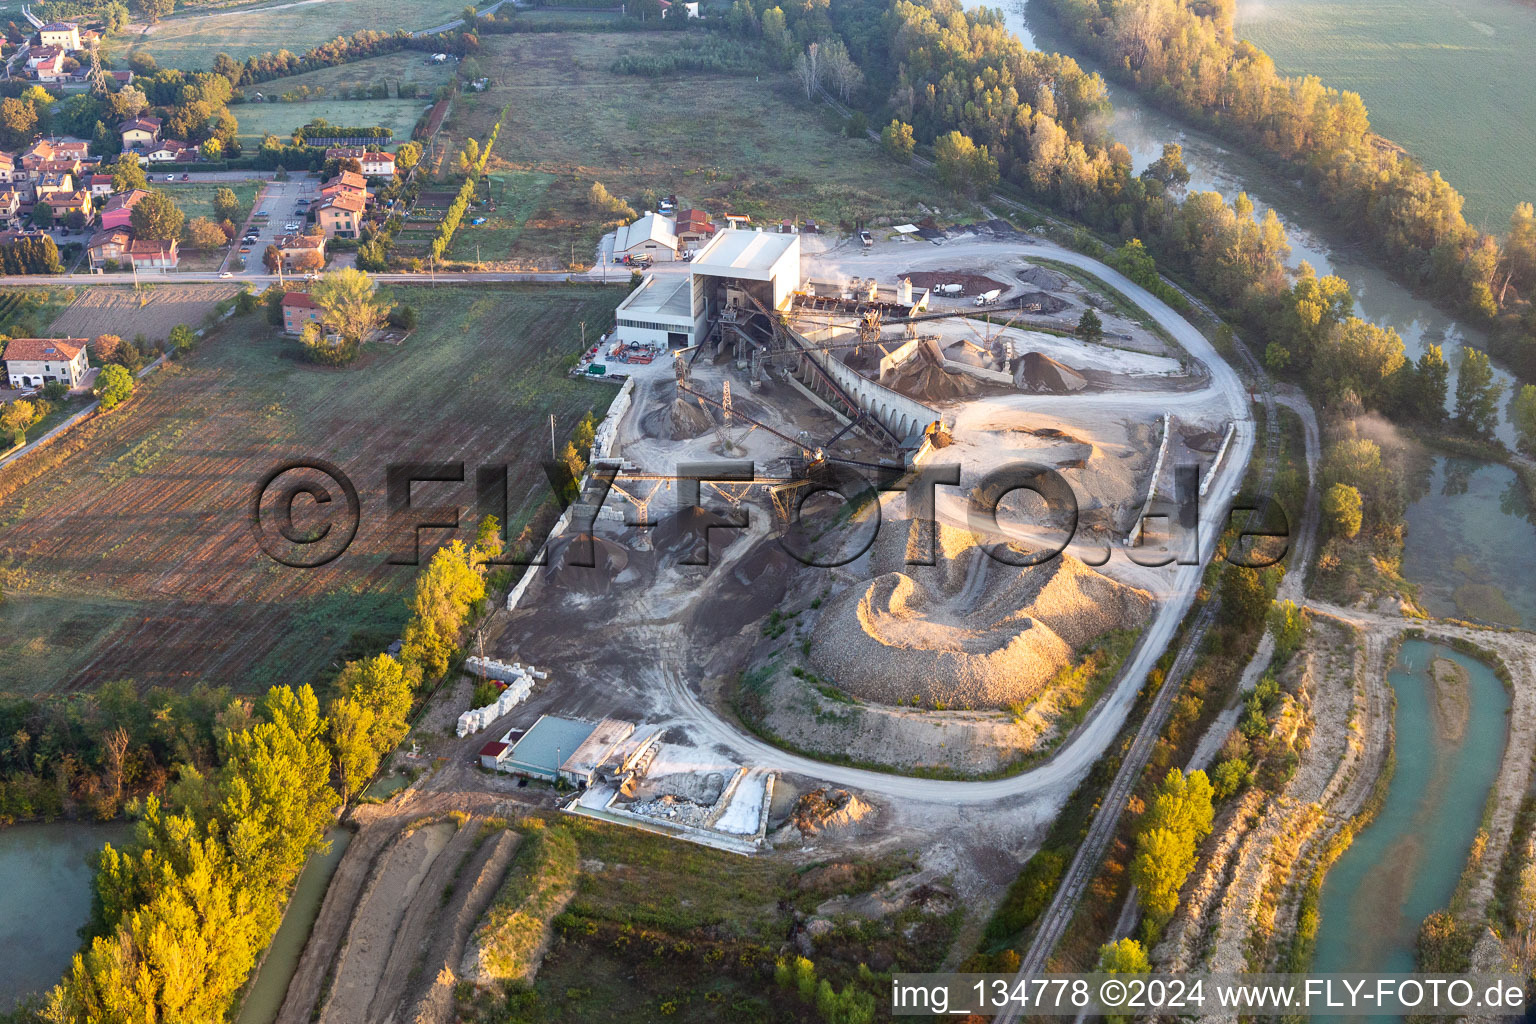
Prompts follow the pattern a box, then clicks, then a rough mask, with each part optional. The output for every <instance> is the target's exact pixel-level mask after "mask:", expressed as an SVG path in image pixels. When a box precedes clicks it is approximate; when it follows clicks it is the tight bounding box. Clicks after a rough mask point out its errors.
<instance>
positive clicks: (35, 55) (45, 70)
mask: <svg viewBox="0 0 1536 1024" xmlns="http://www.w3.org/2000/svg"><path fill="white" fill-rule="evenodd" d="M27 71H28V73H29V74H31V75H32V77H33V78H36V79H37V80H38V81H39V82H56V81H58V80H59V79H60V78H63V77H64V51H63V50H61V49H59V48H58V47H57V46H38V47H34V48H32V49H30V50H28V51H27Z"/></svg>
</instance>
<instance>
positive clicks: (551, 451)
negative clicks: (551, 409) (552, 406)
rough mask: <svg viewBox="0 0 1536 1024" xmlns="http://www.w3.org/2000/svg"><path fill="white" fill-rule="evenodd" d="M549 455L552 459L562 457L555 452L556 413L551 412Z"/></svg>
mask: <svg viewBox="0 0 1536 1024" xmlns="http://www.w3.org/2000/svg"><path fill="white" fill-rule="evenodd" d="M549 457H550V458H551V459H558V458H559V457H560V456H558V455H556V454H555V414H554V413H550V414H549Z"/></svg>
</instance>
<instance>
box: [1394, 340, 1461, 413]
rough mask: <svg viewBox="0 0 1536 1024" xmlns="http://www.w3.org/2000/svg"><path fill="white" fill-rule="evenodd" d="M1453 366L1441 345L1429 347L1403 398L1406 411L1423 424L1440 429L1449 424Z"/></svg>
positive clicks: (1410, 378) (1422, 354)
mask: <svg viewBox="0 0 1536 1024" xmlns="http://www.w3.org/2000/svg"><path fill="white" fill-rule="evenodd" d="M1450 375H1451V368H1450V365H1449V364H1447V363H1446V361H1445V354H1444V353H1443V352H1442V351H1441V350H1440V346H1439V345H1427V346H1425V348H1424V351H1423V352H1422V353H1420V354H1419V361H1418V363H1417V365H1416V366H1415V367H1414V371H1413V374H1412V375H1411V376H1410V377H1409V379H1408V381H1407V385H1406V394H1404V395H1403V396H1402V402H1401V405H1402V411H1403V412H1404V413H1406V414H1407V415H1408V416H1409V417H1411V418H1413V419H1415V420H1417V421H1418V422H1420V423H1424V424H1428V425H1430V426H1439V425H1440V424H1441V423H1444V422H1445V399H1446V395H1447V394H1448V393H1449V381H1450Z"/></svg>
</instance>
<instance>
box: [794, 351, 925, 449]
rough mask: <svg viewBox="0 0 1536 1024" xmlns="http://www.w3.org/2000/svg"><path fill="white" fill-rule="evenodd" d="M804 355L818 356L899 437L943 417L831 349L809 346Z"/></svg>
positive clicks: (841, 384)
mask: <svg viewBox="0 0 1536 1024" xmlns="http://www.w3.org/2000/svg"><path fill="white" fill-rule="evenodd" d="M804 358H806V359H814V360H815V361H816V364H817V365H818V366H820V367H821V368H822V370H823V371H825V372H826V375H827V376H828V377H831V378H832V379H833V380H834V381H836V382H837V385H838V387H840V388H842V389H843V390H844V391H846V392H847V393H848V394H849V395H851V396H853V400H854V401H855V402H857V403H858V405H859V408H860V409H863V410H864V411H865V412H867V413H869V414H870V415H871V416H874V417H876V418H877V419H878V420H879V421H880V423H881V425H883V426H884V427H886V428H887V429H888V430H890V431H891V433H893V434H895V435H896V436H897V437H901V438H904V437H906V436H907V433H908V431H910V430H911V429H912V428H913V427H915V426H918V425H920V424H924V423H931V422H932V421H934V420H936V419H938V418H939V413H938V410H936V409H931V408H929V407H928V406H926V405H924V404H923V403H922V402H919V401H917V400H916V399H913V398H908V397H907V396H906V395H903V394H902V393H900V392H899V391H892V390H891V389H890V388H888V387H886V386H884V385H883V384H879V383H877V382H875V381H872V380H870V379H869V378H868V377H865V376H864V375H863V374H861V373H858V372H857V371H855V370H853V369H851V368H849V367H848V366H846V365H844V364H843V363H842V362H840V361H839V360H837V359H834V358H832V357H831V356H830V355H828V354H827V353H824V352H817V351H815V350H807V351H806V352H805V356H804Z"/></svg>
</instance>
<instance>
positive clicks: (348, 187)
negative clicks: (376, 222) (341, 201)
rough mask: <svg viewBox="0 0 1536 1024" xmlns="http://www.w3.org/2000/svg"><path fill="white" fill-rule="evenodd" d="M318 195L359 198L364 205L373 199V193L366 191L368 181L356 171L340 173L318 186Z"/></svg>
mask: <svg viewBox="0 0 1536 1024" xmlns="http://www.w3.org/2000/svg"><path fill="white" fill-rule="evenodd" d="M320 194H321V195H323V196H334V195H354V196H360V197H361V198H362V200H363V202H364V203H367V202H368V200H370V199H372V198H373V193H371V192H369V191H368V180H367V179H366V178H364V177H363V176H362V175H361V174H358V173H357V172H356V171H342V172H341V173H340V174H338V175H336V177H334V178H332V179H331V180H330V181H328V182H326V183H325V184H324V185H321V186H320Z"/></svg>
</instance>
